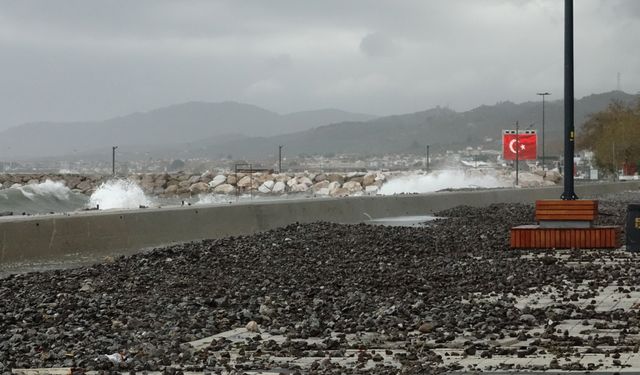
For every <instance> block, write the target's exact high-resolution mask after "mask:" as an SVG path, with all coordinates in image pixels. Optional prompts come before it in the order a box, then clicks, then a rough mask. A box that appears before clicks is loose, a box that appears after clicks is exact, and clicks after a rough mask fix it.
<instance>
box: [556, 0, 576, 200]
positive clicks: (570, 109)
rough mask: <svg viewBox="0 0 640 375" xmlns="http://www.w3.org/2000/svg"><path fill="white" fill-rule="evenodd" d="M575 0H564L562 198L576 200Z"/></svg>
mask: <svg viewBox="0 0 640 375" xmlns="http://www.w3.org/2000/svg"><path fill="white" fill-rule="evenodd" d="M573 78H574V77H573V0H564V191H563V192H562V195H561V196H560V198H561V199H562V200H576V199H578V196H577V195H576V193H575V187H574V182H573V154H574V147H575V140H576V138H575V128H574V123H573V122H574V120H575V119H574V100H575V96H574V91H573Z"/></svg>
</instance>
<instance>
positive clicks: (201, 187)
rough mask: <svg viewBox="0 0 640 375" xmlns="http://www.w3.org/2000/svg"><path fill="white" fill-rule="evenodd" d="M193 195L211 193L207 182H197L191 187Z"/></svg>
mask: <svg viewBox="0 0 640 375" xmlns="http://www.w3.org/2000/svg"><path fill="white" fill-rule="evenodd" d="M189 191H190V192H191V194H202V193H206V192H207V191H209V184H207V183H206V182H196V183H195V184H193V185H191V186H190V187H189Z"/></svg>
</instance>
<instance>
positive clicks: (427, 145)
mask: <svg viewBox="0 0 640 375" xmlns="http://www.w3.org/2000/svg"><path fill="white" fill-rule="evenodd" d="M427 173H429V145H427Z"/></svg>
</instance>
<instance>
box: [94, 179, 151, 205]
mask: <svg viewBox="0 0 640 375" xmlns="http://www.w3.org/2000/svg"><path fill="white" fill-rule="evenodd" d="M154 203H155V202H154V201H153V200H152V199H151V198H149V197H148V196H147V195H145V193H144V191H142V188H141V187H140V186H138V185H137V184H136V183H134V182H132V181H129V180H109V181H107V182H105V183H103V184H102V185H100V186H99V187H98V188H97V189H96V191H95V192H94V193H93V194H91V197H90V198H89V203H88V204H87V207H88V208H95V207H99V208H100V209H101V210H111V209H116V208H121V209H132V208H140V206H146V207H148V206H151V205H153V204H154Z"/></svg>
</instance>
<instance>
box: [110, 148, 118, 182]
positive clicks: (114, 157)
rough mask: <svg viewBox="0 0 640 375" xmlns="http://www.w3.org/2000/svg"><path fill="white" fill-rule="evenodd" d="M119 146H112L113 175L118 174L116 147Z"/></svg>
mask: <svg viewBox="0 0 640 375" xmlns="http://www.w3.org/2000/svg"><path fill="white" fill-rule="evenodd" d="M117 148H118V146H113V147H111V175H113V176H115V175H116V149H117Z"/></svg>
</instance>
